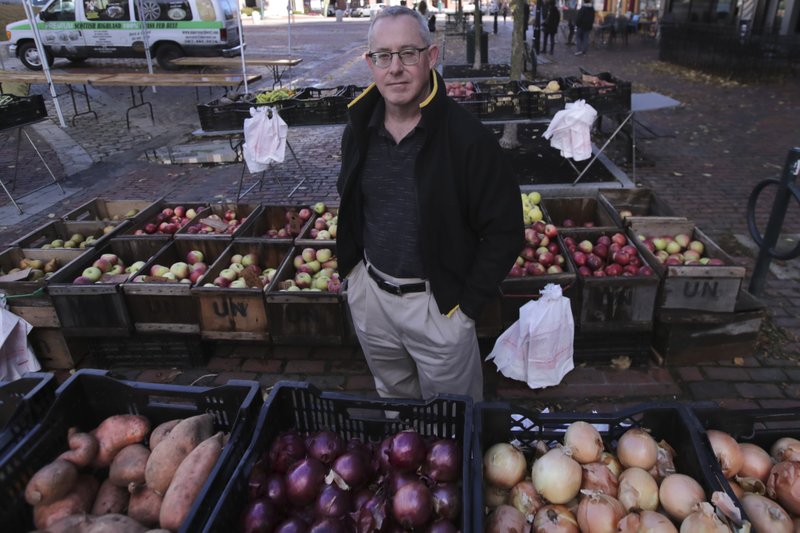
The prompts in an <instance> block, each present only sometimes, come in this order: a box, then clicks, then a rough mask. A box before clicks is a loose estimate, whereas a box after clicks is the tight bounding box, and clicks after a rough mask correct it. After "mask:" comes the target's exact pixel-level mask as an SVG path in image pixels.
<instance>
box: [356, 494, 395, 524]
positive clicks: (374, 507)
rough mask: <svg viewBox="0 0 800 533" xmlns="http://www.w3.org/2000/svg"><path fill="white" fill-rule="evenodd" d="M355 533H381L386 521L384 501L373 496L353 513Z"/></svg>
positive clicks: (377, 496) (380, 497) (379, 497)
mask: <svg viewBox="0 0 800 533" xmlns="http://www.w3.org/2000/svg"><path fill="white" fill-rule="evenodd" d="M352 516H353V520H354V521H355V523H356V532H357V533H372V532H373V531H383V527H384V525H385V522H387V520H386V500H384V499H383V497H382V496H379V495H374V496H372V498H370V499H369V500H368V501H367V502H366V503H365V504H364V505H362V506H361V507H359V508H358V510H357V511H356V512H355V513H353V515H352Z"/></svg>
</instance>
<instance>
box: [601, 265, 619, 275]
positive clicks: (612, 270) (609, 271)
mask: <svg viewBox="0 0 800 533" xmlns="http://www.w3.org/2000/svg"><path fill="white" fill-rule="evenodd" d="M605 273H606V276H611V277H613V276H620V275H622V267H621V266H620V265H618V264H617V263H611V264H610V265H608V266H607V267H606V268H605Z"/></svg>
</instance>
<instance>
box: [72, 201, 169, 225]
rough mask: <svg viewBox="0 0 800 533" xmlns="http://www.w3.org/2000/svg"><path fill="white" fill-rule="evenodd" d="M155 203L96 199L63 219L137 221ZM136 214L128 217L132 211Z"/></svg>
mask: <svg viewBox="0 0 800 533" xmlns="http://www.w3.org/2000/svg"><path fill="white" fill-rule="evenodd" d="M154 203H155V202H154V201H152V200H107V199H105V198H95V199H93V200H89V201H88V202H86V203H85V204H83V205H82V206H80V207H76V208H75V209H73V210H72V211H70V212H69V213H67V214H66V215H64V216H63V217H62V218H63V219H64V220H83V221H90V220H102V221H117V222H122V221H130V220H134V219H136V218H137V217H138V216H140V215H141V214H142V212H143V211H145V210H146V209H147V208H148V207H150V206H151V205H153V204H154ZM134 210H135V211H136V214H134V215H132V216H128V213H129V212H131V211H134Z"/></svg>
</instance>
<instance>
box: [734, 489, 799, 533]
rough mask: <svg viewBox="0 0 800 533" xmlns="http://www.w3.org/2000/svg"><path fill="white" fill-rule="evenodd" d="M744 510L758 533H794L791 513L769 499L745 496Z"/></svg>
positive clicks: (754, 495) (743, 499)
mask: <svg viewBox="0 0 800 533" xmlns="http://www.w3.org/2000/svg"><path fill="white" fill-rule="evenodd" d="M742 508H744V512H745V513H746V514H747V518H749V519H750V523H751V524H753V527H754V528H755V529H756V531H764V532H769V533H792V531H793V530H794V527H793V525H792V518H791V517H790V516H789V513H787V512H786V511H785V510H784V509H783V507H781V506H780V505H778V504H777V503H776V502H774V501H772V500H770V499H769V498H765V497H764V496H759V495H758V494H745V495H744V497H743V498H742Z"/></svg>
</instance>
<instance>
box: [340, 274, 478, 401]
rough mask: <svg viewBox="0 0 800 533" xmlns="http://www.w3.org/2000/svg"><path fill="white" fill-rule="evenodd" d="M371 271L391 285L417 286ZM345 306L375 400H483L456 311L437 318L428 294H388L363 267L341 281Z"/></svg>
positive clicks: (468, 322) (471, 344)
mask: <svg viewBox="0 0 800 533" xmlns="http://www.w3.org/2000/svg"><path fill="white" fill-rule="evenodd" d="M372 268H373V269H375V267H374V266H373V267H372ZM375 270H376V271H377V272H378V273H379V274H380V276H381V277H382V278H384V279H386V280H388V281H390V282H392V283H395V284H397V285H403V284H407V283H416V282H419V281H420V280H419V279H411V280H409V279H401V278H394V277H392V276H387V275H385V274H383V273H382V272H380V271H378V270H377V269H375ZM347 304H348V306H349V307H350V314H351V316H352V317H353V325H354V327H355V331H356V335H357V336H358V340H359V342H360V343H361V349H362V351H363V352H364V356H365V357H366V359H367V364H368V365H369V368H370V371H371V372H372V375H373V377H374V379H375V389H376V390H377V391H378V394H379V395H380V396H382V397H384V398H417V399H420V398H425V399H427V398H430V397H432V396H434V395H436V394H438V393H449V394H464V395H468V396H471V397H472V399H473V400H474V401H476V402H478V401H482V400H483V371H482V368H481V358H480V350H479V348H478V338H477V335H476V334H475V322H474V321H473V320H472V319H471V318H469V317H468V316H466V315H465V314H464V313H463V312H461V310H460V309H458V310H457V311H456V312H455V313H454V314H453V315H452V316H451V317H449V318H448V317H447V316H446V315H443V314H441V313H440V312H439V308H438V307H437V305H436V300H435V299H434V297H433V293H431V291H430V288H428V290H427V291H425V292H415V293H409V294H404V295H401V296H396V295H394V294H390V293H388V292H386V291H384V290H383V289H381V288H380V287H378V285H377V283H375V281H374V280H373V279H372V278H371V277H370V275H369V274H368V273H367V268H366V266H365V265H364V263H363V262H361V263H359V264H358V266H356V268H354V269H353V271H352V272H351V273H350V275H349V276H348V278H347Z"/></svg>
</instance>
